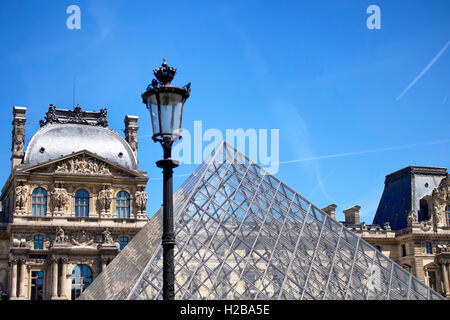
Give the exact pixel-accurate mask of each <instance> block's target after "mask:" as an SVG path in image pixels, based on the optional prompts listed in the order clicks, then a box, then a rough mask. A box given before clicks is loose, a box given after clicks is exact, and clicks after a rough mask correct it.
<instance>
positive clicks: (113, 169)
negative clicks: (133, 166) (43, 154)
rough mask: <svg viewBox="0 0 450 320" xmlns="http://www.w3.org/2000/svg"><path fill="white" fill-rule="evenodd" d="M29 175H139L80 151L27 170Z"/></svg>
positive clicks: (92, 154) (87, 152) (25, 170)
mask: <svg viewBox="0 0 450 320" xmlns="http://www.w3.org/2000/svg"><path fill="white" fill-rule="evenodd" d="M23 172H29V173H54V174H62V175H66V174H67V175H80V176H106V177H107V176H122V177H123V176H130V177H136V176H138V175H139V174H138V173H137V172H134V171H132V170H129V169H127V168H123V167H121V166H119V165H117V164H114V163H112V162H110V161H108V160H106V159H103V158H102V157H100V156H98V155H96V154H94V153H91V152H89V151H80V152H77V153H74V154H72V155H70V156H65V157H61V158H59V159H55V160H51V161H48V162H46V163H42V164H39V165H36V166H33V167H30V168H27V169H24V170H23Z"/></svg>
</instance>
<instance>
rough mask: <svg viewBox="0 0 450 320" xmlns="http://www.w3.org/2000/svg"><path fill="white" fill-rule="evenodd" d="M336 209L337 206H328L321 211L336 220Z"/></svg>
mask: <svg viewBox="0 0 450 320" xmlns="http://www.w3.org/2000/svg"><path fill="white" fill-rule="evenodd" d="M336 207H337V205H335V204H334V203H333V204H330V205H329V206H326V207H325V208H322V211H324V212H325V213H326V214H328V215H329V216H330V218H332V219H333V220H336Z"/></svg>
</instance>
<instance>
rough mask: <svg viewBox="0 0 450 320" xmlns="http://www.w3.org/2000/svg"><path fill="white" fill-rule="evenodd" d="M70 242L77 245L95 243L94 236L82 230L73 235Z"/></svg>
mask: <svg viewBox="0 0 450 320" xmlns="http://www.w3.org/2000/svg"><path fill="white" fill-rule="evenodd" d="M70 242H71V243H72V244H73V245H75V246H92V245H93V244H94V242H95V241H94V236H93V235H92V234H90V233H87V232H86V231H84V230H82V231H80V232H76V233H74V234H72V235H71V240H70Z"/></svg>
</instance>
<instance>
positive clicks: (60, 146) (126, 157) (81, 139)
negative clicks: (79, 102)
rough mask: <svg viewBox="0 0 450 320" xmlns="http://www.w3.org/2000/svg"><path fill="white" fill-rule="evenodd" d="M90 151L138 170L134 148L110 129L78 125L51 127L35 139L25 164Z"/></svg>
mask: <svg viewBox="0 0 450 320" xmlns="http://www.w3.org/2000/svg"><path fill="white" fill-rule="evenodd" d="M81 150H87V151H90V152H92V153H95V154H97V155H99V156H101V157H103V158H105V159H107V160H109V161H111V162H114V163H116V164H118V165H120V166H123V167H125V168H128V169H132V170H137V160H136V157H135V155H134V153H133V150H132V149H131V147H130V145H129V144H128V143H127V142H126V141H125V140H124V139H123V138H122V137H121V136H120V135H119V134H118V133H117V132H115V131H113V130H110V129H109V128H107V127H103V126H95V125H89V124H75V123H63V124H62V123H47V124H45V125H44V126H43V127H42V128H40V129H39V130H38V131H37V132H36V134H35V135H34V136H33V138H32V139H31V141H30V143H29V144H28V147H27V150H26V152H25V158H24V164H30V165H36V164H40V163H44V162H47V161H50V160H53V159H56V158H60V157H62V156H67V155H70V154H72V153H75V152H78V151H81Z"/></svg>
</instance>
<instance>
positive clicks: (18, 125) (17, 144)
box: [11, 118, 25, 156]
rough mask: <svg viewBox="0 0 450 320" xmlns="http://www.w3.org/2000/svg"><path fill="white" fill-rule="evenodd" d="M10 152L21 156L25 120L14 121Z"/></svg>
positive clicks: (23, 143)
mask: <svg viewBox="0 0 450 320" xmlns="http://www.w3.org/2000/svg"><path fill="white" fill-rule="evenodd" d="M13 125H14V128H13V131H12V147H11V151H12V152H13V154H14V155H19V156H20V155H22V154H23V148H24V145H25V119H19V118H16V119H14V122H13Z"/></svg>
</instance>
